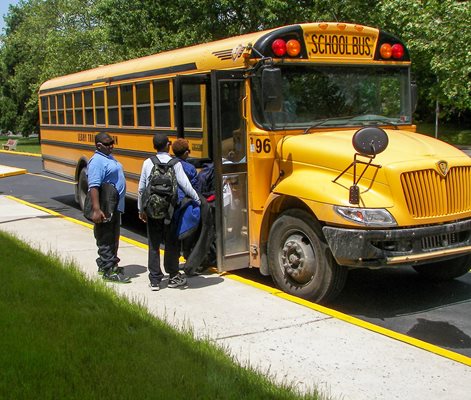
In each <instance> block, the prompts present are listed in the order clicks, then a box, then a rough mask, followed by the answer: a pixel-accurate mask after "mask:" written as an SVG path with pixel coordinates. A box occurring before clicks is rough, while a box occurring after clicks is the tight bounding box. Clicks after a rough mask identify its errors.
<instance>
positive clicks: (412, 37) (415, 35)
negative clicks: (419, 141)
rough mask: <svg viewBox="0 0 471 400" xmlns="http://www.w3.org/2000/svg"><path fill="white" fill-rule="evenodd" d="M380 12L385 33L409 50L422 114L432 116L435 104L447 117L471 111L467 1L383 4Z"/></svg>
mask: <svg viewBox="0 0 471 400" xmlns="http://www.w3.org/2000/svg"><path fill="white" fill-rule="evenodd" d="M380 9H381V12H380V13H379V15H380V16H381V19H380V22H381V24H382V26H383V27H384V29H389V30H391V31H392V32H394V33H395V34H397V35H398V36H400V37H402V38H403V39H404V40H405V41H406V43H407V45H408V47H409V50H410V53H411V58H412V63H413V64H412V65H413V72H414V74H415V76H416V78H417V83H418V85H419V88H420V99H421V103H422V104H421V108H422V114H424V113H426V112H429V113H433V110H434V108H435V101H436V100H438V101H439V103H440V106H441V107H442V108H443V113H442V114H443V116H445V117H446V116H453V115H454V116H456V115H459V114H461V113H464V112H469V111H471V52H470V51H469V43H470V41H471V30H470V29H469V27H470V25H471V2H469V1H457V0H427V1H423V0H383V1H382V2H381V5H380ZM422 117H423V118H425V119H429V120H430V119H431V118H427V116H426V115H422Z"/></svg>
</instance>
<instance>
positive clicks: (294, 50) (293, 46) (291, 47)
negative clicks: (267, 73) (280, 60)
mask: <svg viewBox="0 0 471 400" xmlns="http://www.w3.org/2000/svg"><path fill="white" fill-rule="evenodd" d="M286 52H287V53H288V55H289V56H291V57H296V56H298V55H299V53H300V52H301V43H299V41H297V40H295V39H291V40H288V43H286Z"/></svg>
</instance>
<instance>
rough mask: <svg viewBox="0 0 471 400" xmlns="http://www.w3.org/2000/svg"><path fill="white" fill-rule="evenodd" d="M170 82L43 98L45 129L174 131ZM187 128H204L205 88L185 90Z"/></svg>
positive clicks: (140, 83)
mask: <svg viewBox="0 0 471 400" xmlns="http://www.w3.org/2000/svg"><path fill="white" fill-rule="evenodd" d="M172 89H173V82H171V81H169V80H161V81H148V82H136V83H129V84H122V85H115V86H108V87H98V88H93V89H85V90H77V91H73V92H66V93H60V94H52V95H44V96H41V98H40V105H41V124H42V125H85V126H116V127H133V128H135V127H147V128H174V127H175V122H174V116H175V111H174V110H175V101H174V95H173V91H172ZM182 96H183V113H184V115H185V118H184V122H185V128H196V129H201V128H202V112H203V110H202V108H201V104H202V102H201V96H202V88H201V87H200V86H197V85H185V86H183V90H182Z"/></svg>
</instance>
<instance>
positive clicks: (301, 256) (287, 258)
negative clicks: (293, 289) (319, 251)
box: [280, 232, 316, 285]
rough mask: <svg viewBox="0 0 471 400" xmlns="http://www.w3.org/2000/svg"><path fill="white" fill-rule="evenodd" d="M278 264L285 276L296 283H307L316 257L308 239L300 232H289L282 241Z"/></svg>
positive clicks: (313, 269) (313, 270)
mask: <svg viewBox="0 0 471 400" xmlns="http://www.w3.org/2000/svg"><path fill="white" fill-rule="evenodd" d="M280 261H281V263H280V265H281V267H282V269H283V270H284V272H285V276H286V277H288V278H289V279H291V280H292V281H294V282H296V283H298V284H302V285H304V284H307V283H309V282H310V281H311V280H312V277H313V276H314V272H315V269H316V268H315V266H316V257H315V254H314V250H313V247H312V245H311V242H310V241H309V239H308V238H307V237H306V236H305V235H304V234H302V233H301V232H296V233H291V234H289V235H288V236H287V237H286V239H285V240H284V242H283V243H282V249H281V255H280Z"/></svg>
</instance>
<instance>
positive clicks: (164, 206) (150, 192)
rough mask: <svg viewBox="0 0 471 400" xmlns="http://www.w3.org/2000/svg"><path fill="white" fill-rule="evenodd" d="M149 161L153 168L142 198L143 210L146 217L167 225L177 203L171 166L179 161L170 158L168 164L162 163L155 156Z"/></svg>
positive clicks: (175, 181) (173, 171)
mask: <svg viewBox="0 0 471 400" xmlns="http://www.w3.org/2000/svg"><path fill="white" fill-rule="evenodd" d="M150 159H151V161H152V162H153V163H154V167H153V168H152V171H151V173H150V177H149V181H148V183H147V186H146V190H145V191H144V193H143V196H142V204H143V209H144V211H145V213H146V214H147V216H148V217H150V218H153V219H163V220H164V223H165V224H166V225H168V224H170V221H171V220H172V217H173V213H174V211H175V208H176V205H177V202H178V183H177V177H176V175H175V170H174V168H173V166H174V165H175V164H176V163H177V162H179V161H180V160H179V159H178V158H172V159H171V160H170V161H169V162H168V163H162V162H161V161H160V160H159V159H158V158H157V157H156V156H152V157H151V158H150Z"/></svg>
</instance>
